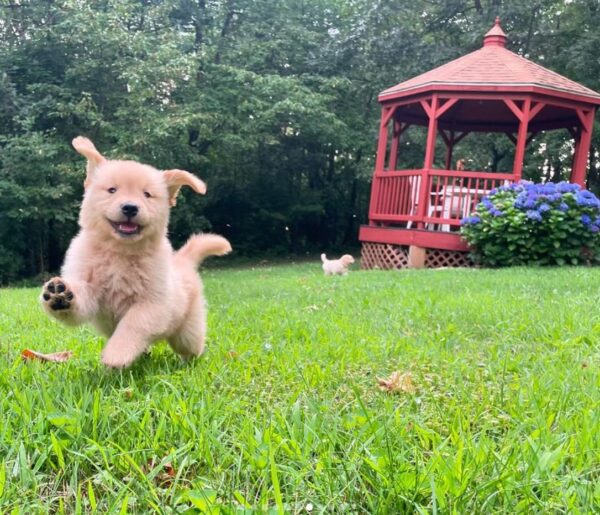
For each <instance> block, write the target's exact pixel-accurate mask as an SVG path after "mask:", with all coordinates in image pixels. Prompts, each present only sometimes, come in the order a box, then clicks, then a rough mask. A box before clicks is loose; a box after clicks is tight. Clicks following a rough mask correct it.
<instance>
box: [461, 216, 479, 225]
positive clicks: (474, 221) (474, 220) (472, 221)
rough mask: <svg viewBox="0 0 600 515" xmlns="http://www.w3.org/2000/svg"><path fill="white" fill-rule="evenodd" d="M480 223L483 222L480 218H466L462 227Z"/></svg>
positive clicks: (462, 221)
mask: <svg viewBox="0 0 600 515" xmlns="http://www.w3.org/2000/svg"><path fill="white" fill-rule="evenodd" d="M479 222H481V218H480V217H479V216H466V217H465V218H463V219H462V220H461V221H460V223H461V225H475V224H478V223H479Z"/></svg>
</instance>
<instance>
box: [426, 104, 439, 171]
mask: <svg viewBox="0 0 600 515" xmlns="http://www.w3.org/2000/svg"><path fill="white" fill-rule="evenodd" d="M438 105H439V104H438V97H437V95H435V94H434V95H433V98H432V99H431V110H430V114H429V129H428V130H427V143H426V146H425V161H424V164H423V168H431V167H432V166H433V159H434V157H435V156H434V154H435V140H436V138H437V116H436V115H437V110H438Z"/></svg>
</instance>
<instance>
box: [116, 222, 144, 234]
mask: <svg viewBox="0 0 600 515" xmlns="http://www.w3.org/2000/svg"><path fill="white" fill-rule="evenodd" d="M109 222H110V225H112V227H113V229H114V230H115V231H117V233H119V234H120V235H121V236H125V237H128V236H136V235H137V234H140V232H142V226H141V225H140V224H136V223H133V222H113V221H112V220H109Z"/></svg>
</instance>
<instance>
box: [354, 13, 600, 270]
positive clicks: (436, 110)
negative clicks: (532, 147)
mask: <svg viewBox="0 0 600 515" xmlns="http://www.w3.org/2000/svg"><path fill="white" fill-rule="evenodd" d="M506 39H507V38H506V35H505V33H504V31H503V30H502V28H501V26H500V22H499V19H498V18H496V22H495V24H494V26H493V27H492V29H491V30H490V31H489V32H488V33H487V34H486V35H485V37H484V40H483V47H482V48H481V49H479V50H476V51H475V52H472V53H470V54H467V55H465V56H463V57H460V58H458V59H456V60H454V61H451V62H449V63H447V64H445V65H443V66H440V67H439V68H436V69H434V70H431V71H429V72H426V73H424V74H422V75H419V76H418V77H415V78H413V79H410V80H408V81H405V82H402V83H400V84H398V85H396V86H394V87H392V88H389V89H386V90H385V91H383V92H382V93H381V94H380V95H379V102H380V103H381V104H382V115H381V122H380V128H379V143H378V148H377V157H376V163H375V171H374V175H373V182H372V189H371V200H370V205H369V222H368V225H363V226H361V228H360V233H359V239H360V241H361V242H362V266H363V268H383V269H387V268H404V267H423V266H427V267H435V266H465V265H468V264H469V259H468V254H467V252H468V247H467V245H466V243H465V242H464V240H462V238H461V236H460V233H459V227H460V221H461V219H462V218H464V217H465V216H468V215H469V214H470V213H471V211H473V209H474V208H475V206H476V204H477V203H478V202H479V201H480V200H481V198H482V197H483V196H485V194H486V193H487V192H489V191H490V190H491V189H493V188H495V187H497V186H500V185H503V184H506V183H508V182H513V181H518V180H520V179H521V177H522V171H523V161H524V157H525V151H526V147H527V145H528V144H529V143H530V142H531V141H532V140H533V138H535V136H536V135H537V134H539V133H540V132H542V131H550V130H557V129H567V131H568V133H569V134H570V137H571V138H572V139H573V140H574V154H573V159H572V170H571V176H570V180H571V182H574V183H577V184H580V185H582V186H584V184H585V177H586V168H587V163H588V153H589V148H590V142H591V134H592V128H593V123H594V116H595V112H596V109H597V106H598V105H600V94H598V93H596V92H595V91H592V90H591V89H589V88H586V87H585V86H582V85H581V84H578V83H576V82H574V81H572V80H569V79H567V78H565V77H563V76H561V75H559V74H558V73H555V72H553V71H550V70H548V69H546V68H544V67H542V66H540V65H538V64H535V63H533V62H532V61H529V60H527V59H525V58H524V57H521V56H519V55H517V54H515V53H514V52H511V51H509V50H508V49H506ZM411 126H421V127H426V128H427V139H426V144H425V151H424V157H423V166H422V168H418V169H415V168H413V169H401V168H400V169H399V168H398V166H397V163H398V153H399V148H400V142H401V138H402V135H403V133H404V132H405V131H406V129H407V128H409V127H411ZM472 133H501V134H502V133H503V134H505V135H506V136H507V137H508V138H509V139H510V140H511V141H512V142H513V143H514V145H515V151H514V162H513V166H512V170H511V171H509V172H508V173H497V172H491V171H471V170H469V171H466V170H462V169H460V168H462V167H461V166H460V162H459V166H456V168H458V169H451V168H453V166H452V163H453V152H454V149H455V146H456V145H457V144H458V143H459V142H460V141H461V140H462V139H463V138H465V137H468V136H469V134H472ZM438 138H441V140H442V141H443V142H444V144H445V149H446V152H445V159H444V168H443V169H439V168H435V166H434V154H435V148H436V141H437V140H438Z"/></svg>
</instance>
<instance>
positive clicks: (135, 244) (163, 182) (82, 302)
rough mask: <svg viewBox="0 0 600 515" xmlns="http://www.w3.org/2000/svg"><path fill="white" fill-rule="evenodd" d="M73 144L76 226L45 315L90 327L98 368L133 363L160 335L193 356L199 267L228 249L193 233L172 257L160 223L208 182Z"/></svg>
mask: <svg viewBox="0 0 600 515" xmlns="http://www.w3.org/2000/svg"><path fill="white" fill-rule="evenodd" d="M73 146H74V147H75V150H76V151H77V152H79V153H80V154H81V155H83V156H84V157H86V158H87V176H86V179H85V182H84V187H85V193H84V196H83V202H82V204H81V211H80V214H79V225H80V227H81V229H80V231H79V234H78V235H77V236H76V237H75V238H74V239H73V241H71V245H70V246H69V250H68V251H67V255H66V257H65V262H64V264H63V267H62V271H61V276H60V277H54V278H53V279H51V280H50V281H48V282H47V283H46V284H45V285H44V286H43V288H42V293H41V296H40V300H41V302H42V305H43V307H44V309H45V310H46V311H47V312H48V313H49V314H50V315H51V316H52V317H54V318H56V319H57V320H59V321H60V322H63V323H64V324H67V325H78V324H82V323H85V322H90V323H91V324H93V325H94V326H95V327H96V328H97V329H98V330H99V331H100V332H101V333H102V334H104V335H105V336H107V337H108V341H107V343H106V345H105V347H104V349H103V350H102V362H103V363H104V364H105V365H107V366H109V367H114V368H123V367H127V366H129V365H131V364H132V363H133V362H134V361H135V359H136V358H138V357H139V356H140V354H142V353H143V352H144V351H145V350H147V349H148V348H149V347H150V345H152V343H154V342H156V341H158V340H162V339H166V340H167V341H168V342H169V344H170V345H171V347H172V348H173V350H174V351H175V352H177V353H178V354H179V355H181V356H182V357H183V358H190V357H193V356H199V355H200V354H202V352H203V350H204V337H205V334H206V304H205V301H204V296H203V293H202V283H201V281H200V278H199V277H198V273H197V271H196V269H197V267H198V265H199V264H200V262H201V261H202V260H203V259H204V258H205V257H207V256H220V255H223V254H227V253H228V252H229V251H230V250H231V245H230V244H229V242H228V241H227V240H226V239H225V238H223V237H221V236H217V235H215V234H200V235H199V234H196V235H194V236H192V237H191V238H190V239H189V240H188V241H187V243H186V244H185V245H184V246H183V247H182V248H181V249H179V250H178V251H177V252H174V251H173V248H172V247H171V244H170V243H169V240H168V239H167V225H168V222H169V208H170V207H171V206H174V205H175V199H176V197H177V193H178V192H179V189H180V188H181V187H182V186H189V187H190V188H192V189H193V190H194V191H195V192H196V193H202V194H204V193H205V192H206V185H205V184H204V183H203V182H202V181H201V180H200V179H198V178H197V177H195V176H194V175H192V174H191V173H189V172H185V171H183V170H167V171H164V172H162V171H159V170H156V169H155V168H153V167H151V166H148V165H144V164H140V163H137V162H135V161H117V160H108V159H106V158H104V156H102V155H101V154H100V153H99V152H98V151H97V150H96V147H95V146H94V145H93V143H92V142H91V141H90V140H89V139H87V138H83V137H77V138H75V139H74V140H73Z"/></svg>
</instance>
